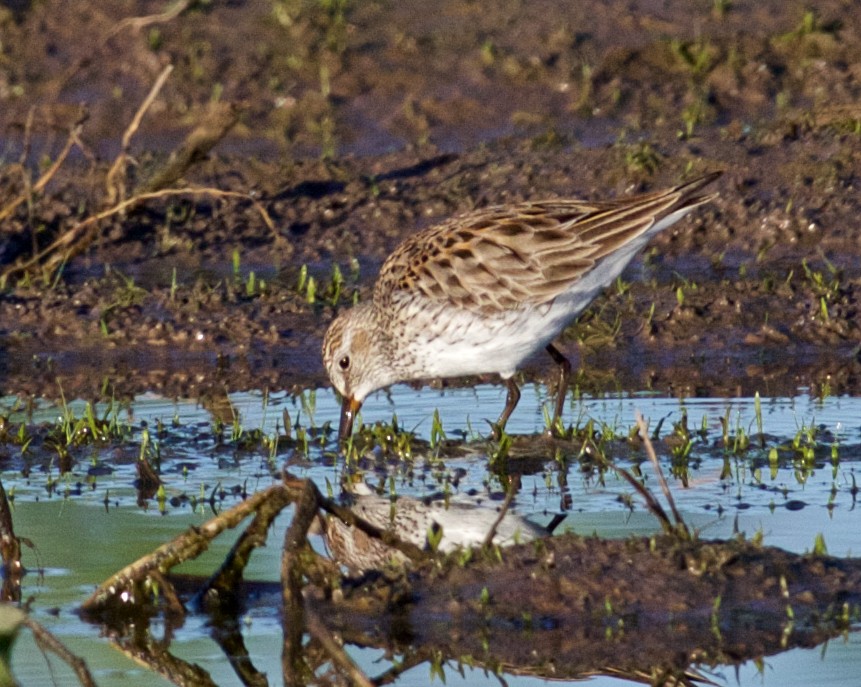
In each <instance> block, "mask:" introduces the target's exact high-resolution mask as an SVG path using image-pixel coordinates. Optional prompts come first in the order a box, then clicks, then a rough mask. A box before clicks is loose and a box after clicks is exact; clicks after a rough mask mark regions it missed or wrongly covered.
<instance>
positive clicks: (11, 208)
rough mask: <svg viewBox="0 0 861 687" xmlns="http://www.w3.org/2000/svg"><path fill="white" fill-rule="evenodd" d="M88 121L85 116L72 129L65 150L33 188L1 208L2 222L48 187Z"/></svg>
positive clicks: (0, 217) (0, 218)
mask: <svg viewBox="0 0 861 687" xmlns="http://www.w3.org/2000/svg"><path fill="white" fill-rule="evenodd" d="M85 119H86V115H83V116H82V117H81V118H80V119H79V120H78V121H77V122H76V123H75V125H74V126H73V127H72V129H71V131H70V132H69V136H68V137H67V138H66V143H65V145H64V146H63V149H62V150H61V151H60V154H59V155H58V156H57V159H56V160H54V162H53V163H52V164H51V166H50V167H48V169H46V170H45V171H44V172H43V173H42V176H41V177H39V179H38V181H36V183H35V184H33V185H32V187H30V188H28V189H26V190H25V191H24V193H22V194H20V195H19V196H18V197H17V198H15V199H13V200H12V201H11V202H9V203H7V204H6V205H5V206H3V207H2V208H0V222H2V221H3V220H5V219H6V218H7V217H9V215H11V214H12V213H13V212H15V210H16V209H17V208H18V206H19V205H21V203H24V202H26V201H27V200H28V199H30V198H31V197H32V196H33V195H34V194H36V193H39V192H41V191H42V190H43V189H44V188H45V186H47V185H48V182H50V181H51V179H53V178H54V175H55V174H56V173H57V170H58V169H60V167H62V166H63V163H64V162H65V161H66V158H67V157H68V155H69V153H70V152H71V150H72V147H73V146H74V145H75V144H76V142H77V140H78V136H80V133H81V131H82V130H83V127H84V120H85Z"/></svg>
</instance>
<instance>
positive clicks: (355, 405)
mask: <svg viewBox="0 0 861 687" xmlns="http://www.w3.org/2000/svg"><path fill="white" fill-rule="evenodd" d="M361 407H362V402H361V401H357V400H356V399H355V398H350V397H348V396H344V400H343V402H342V403H341V424H340V426H339V427H338V439H339V441H344V440H345V439H349V438H350V435H351V434H352V433H353V420H354V419H355V418H356V413H358V412H359V409H360V408H361Z"/></svg>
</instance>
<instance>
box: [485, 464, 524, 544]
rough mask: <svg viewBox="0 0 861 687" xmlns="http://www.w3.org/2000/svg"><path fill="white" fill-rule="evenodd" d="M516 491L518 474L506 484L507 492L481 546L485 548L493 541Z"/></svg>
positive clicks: (517, 488) (518, 479)
mask: <svg viewBox="0 0 861 687" xmlns="http://www.w3.org/2000/svg"><path fill="white" fill-rule="evenodd" d="M518 491H520V475H514V476H513V477H511V482H510V483H509V484H508V492H507V493H506V494H505V501H503V502H502V508H500V509H499V515H497V516H496V520H494V521H493V524H492V525H491V526H490V529H489V530H488V531H487V535H485V537H484V541H483V542H482V544H481V546H482V548H486V547H488V546H490V545H491V544H492V543H493V538H494V537H495V536H496V528H497V527H499V523H501V522H502V521H503V520H504V519H505V515H506V514H507V513H508V509H509V508H511V504H512V503H513V502H514V497H515V496H516V495H517V492H518Z"/></svg>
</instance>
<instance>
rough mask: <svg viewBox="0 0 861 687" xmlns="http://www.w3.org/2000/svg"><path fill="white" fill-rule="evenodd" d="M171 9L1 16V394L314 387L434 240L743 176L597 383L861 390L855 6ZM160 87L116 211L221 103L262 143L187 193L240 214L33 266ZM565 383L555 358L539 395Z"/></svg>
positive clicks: (697, 389) (595, 323) (669, 245)
mask: <svg viewBox="0 0 861 687" xmlns="http://www.w3.org/2000/svg"><path fill="white" fill-rule="evenodd" d="M177 9H178V10H181V11H179V12H174V13H168V14H161V11H162V8H161V6H160V5H158V3H152V2H138V3H113V4H111V6H110V7H106V8H104V7H101V6H96V5H90V4H88V3H83V4H82V3H77V4H76V5H75V7H74V8H71V7H69V6H68V5H67V4H63V3H54V2H46V3H34V4H27V3H20V4H18V5H15V6H14V7H12V8H10V9H4V10H3V13H2V15H0V27H2V31H3V41H2V45H3V50H4V55H5V56H6V60H5V61H4V62H2V63H0V101H2V104H3V107H2V108H0V125H2V131H3V141H2V142H3V150H4V151H5V153H4V157H3V162H4V163H5V164H4V166H3V167H2V169H0V176H2V179H3V181H4V190H3V194H2V196H0V210H3V209H5V208H12V209H11V210H9V211H8V212H4V214H3V220H2V225H0V227H2V232H3V240H2V242H0V269H2V270H3V274H5V275H6V279H5V280H4V285H3V288H2V291H0V354H2V355H0V391H2V392H3V393H6V394H23V395H46V396H51V397H55V396H56V395H57V394H58V388H59V387H60V386H62V388H63V390H64V392H65V394H66V395H67V396H82V397H86V398H94V397H97V396H100V395H104V394H105V393H108V394H115V395H118V396H120V397H125V396H129V395H134V394H136V393H140V392H143V391H147V390H156V391H161V392H163V393H166V394H168V395H178V396H190V397H195V396H198V395H201V394H205V393H209V392H210V391H212V390H213V389H215V390H219V391H223V390H224V389H225V388H227V389H228V390H238V389H246V388H263V387H266V388H271V389H291V390H294V389H300V388H304V387H308V386H319V385H322V384H325V383H326V380H325V378H324V375H323V372H322V367H321V364H320V359H319V343H320V339H321V337H322V333H323V331H324V330H325V327H326V325H327V323H328V322H329V320H330V319H331V317H332V315H333V313H334V312H335V310H336V309H337V308H340V307H347V306H348V305H349V304H350V303H351V302H352V301H353V299H354V298H361V297H366V296H367V295H368V293H369V289H370V286H371V284H372V282H373V278H374V275H375V272H376V269H377V268H378V266H379V264H380V263H381V262H382V260H383V259H384V258H385V256H386V255H387V254H388V252H389V251H391V250H392V248H393V247H394V246H395V245H397V243H398V242H399V241H401V240H402V239H403V238H404V237H406V236H408V235H410V234H412V233H414V232H415V231H417V230H419V229H421V228H422V227H425V226H427V225H428V224H430V223H433V222H434V221H438V220H442V219H444V218H447V217H449V216H451V215H454V214H457V213H458V212H462V211H465V210H468V209H471V208H474V207H477V206H483V205H488V204H494V203H506V202H511V201H515V200H521V199H525V198H532V199H537V198H541V197H559V196H582V197H593V198H601V197H613V196H618V195H621V194H624V193H630V192H634V191H638V190H645V189H653V188H657V187H660V186H663V185H669V184H672V183H675V182H677V181H678V180H679V179H680V178H682V177H684V176H685V175H692V174H696V173H702V172H704V171H708V170H712V169H725V170H726V174H725V175H724V177H723V179H722V180H721V181H720V183H719V186H718V190H719V191H720V193H721V197H720V199H719V200H717V201H716V202H715V203H713V204H711V205H710V206H708V207H706V208H703V209H701V210H699V211H698V212H697V213H696V214H695V216H694V217H692V218H691V219H690V220H688V221H686V222H684V223H682V224H680V225H678V226H676V227H674V228H673V229H672V230H671V232H669V233H667V234H665V235H663V236H660V237H658V238H657V239H656V240H655V241H654V242H653V243H652V245H651V246H650V247H649V249H648V250H647V252H646V254H645V255H644V257H643V258H641V259H639V260H638V261H636V262H635V264H634V265H633V266H632V267H631V268H629V270H628V272H626V274H625V280H624V282H623V283H620V284H619V285H617V287H616V288H614V289H610V290H609V291H608V293H607V294H606V295H605V296H604V297H602V298H601V299H599V301H597V302H596V303H595V304H594V305H593V307H592V308H590V310H589V311H588V312H586V313H584V315H583V316H582V317H581V318H580V321H579V322H578V323H577V324H575V325H573V326H572V328H571V329H569V330H568V331H567V332H566V334H565V336H564V337H563V347H564V348H565V350H566V351H567V352H568V353H569V354H572V355H574V356H577V357H579V360H580V364H581V372H580V379H579V380H578V382H579V386H580V388H583V389H594V390H615V389H618V388H623V389H631V388H637V389H642V388H650V389H656V390H660V391H666V392H669V393H675V394H683V395H690V394H721V395H724V394H725V395H734V394H736V393H751V392H753V391H756V390H758V391H760V392H761V393H763V394H768V395H771V394H787V393H792V392H793V391H795V390H796V389H797V388H798V387H799V386H801V387H811V388H813V389H814V390H816V392H817V393H855V392H858V391H859V372H861V363H859V359H858V341H859V322H861V320H859V314H858V300H859V288H861V260H859V255H861V233H859V232H858V230H857V217H858V216H859V209H861V208H859V197H858V193H857V185H858V178H859V169H861V159H859V158H861V152H859V151H860V150H861V149H859V146H858V133H857V132H858V122H859V121H861V113H859V110H858V109H857V106H856V105H855V103H856V101H857V97H858V95H859V92H861V81H859V79H861V70H859V67H858V65H859V63H861V60H859V56H861V36H859V33H858V29H857V27H858V26H861V16H855V15H857V14H858V13H859V12H861V10H859V9H858V8H855V7H850V6H846V5H845V4H844V3H839V2H830V3H819V6H818V7H817V9H816V11H812V10H809V9H806V8H804V7H803V6H801V5H797V6H796V5H788V4H786V3H779V2H776V1H775V2H770V3H764V4H763V3H758V4H756V5H755V6H749V5H746V4H741V3H738V4H736V3H703V4H702V7H699V6H697V7H696V8H695V10H694V12H693V14H692V12H691V8H690V4H689V3H686V2H681V1H679V2H670V3H664V4H663V5H661V7H660V8H657V7H655V6H653V3H640V4H637V3H635V4H634V5H633V6H632V5H631V4H630V3H625V4H624V7H622V5H621V4H620V3H609V4H608V3H591V4H586V5H578V7H577V8H571V7H570V6H569V4H568V3H561V2H558V1H551V0H546V1H544V2H541V3H507V4H505V5H504V6H498V7H496V6H495V7H493V8H487V7H484V6H480V5H475V4H473V3H463V2H455V1H452V2H446V3H443V4H442V5H441V6H440V8H439V12H437V13H434V14H432V15H431V14H428V13H426V12H425V11H423V10H422V9H421V8H419V7H418V5H416V4H415V3H411V2H406V3H384V2H378V3H375V2H371V3H355V4H353V3H333V4H332V5H331V6H329V7H328V8H325V7H324V6H322V5H320V6H316V5H314V4H313V3H308V4H299V3H295V4H294V3H289V2H264V1H263V0H256V1H254V2H248V3H240V4H233V3H227V4H223V5H222V4H214V5H198V4H196V3H181V4H180V5H178V6H177ZM225 26H229V27H230V28H231V30H230V31H224V30H223V28H224V27H225ZM83 35H87V36H93V37H94V40H88V41H81V40H80V36H83ZM167 63H171V64H173V65H174V71H173V73H172V74H171V75H170V77H169V78H168V79H167V81H166V82H165V85H164V87H163V88H162V89H161V90H160V91H159V92H158V94H157V96H156V97H155V98H154V100H153V101H152V103H151V104H150V106H149V107H148V109H147V110H146V111H145V112H144V114H143V116H142V118H141V121H140V126H139V127H138V128H137V129H135V130H134V133H133V136H131V139H130V145H129V149H128V152H129V153H130V156H131V157H130V160H129V161H128V163H127V164H126V165H125V166H124V167H123V173H122V175H121V176H120V178H121V180H122V182H123V183H122V184H121V185H120V188H121V190H122V192H123V193H124V194H125V197H132V196H133V194H134V193H135V190H136V189H139V188H143V187H144V186H145V184H146V181H147V179H150V178H151V175H152V173H153V170H156V169H158V168H159V167H160V166H162V165H163V164H164V162H165V160H166V159H167V156H168V154H169V152H170V151H171V150H174V149H175V148H176V147H177V146H178V145H179V142H180V141H181V140H182V137H183V136H184V135H186V133H187V132H188V131H189V130H190V129H191V128H192V127H194V126H196V125H197V124H198V123H200V122H201V121H203V120H205V119H206V118H207V116H209V115H207V112H209V111H210V109H211V107H212V106H211V104H210V103H211V101H213V100H217V101H220V102H222V103H233V104H236V105H237V106H238V107H240V108H241V112H242V114H241V116H240V118H239V121H238V123H237V124H236V125H235V126H234V127H233V128H232V129H230V131H229V133H228V134H227V135H226V137H225V138H224V139H223V140H221V141H220V143H218V145H217V147H216V148H215V149H214V151H213V152H212V153H211V154H210V155H208V156H207V158H206V159H205V160H202V161H196V160H195V161H193V163H190V165H189V166H188V167H187V169H186V170H185V173H184V176H183V178H181V179H178V180H177V181H176V183H175V184H174V186H175V187H176V188H189V187H190V186H192V185H193V186H195V187H201V186H205V187H208V188H210V189H215V190H219V191H222V192H225V191H227V192H235V193H237V194H242V195H243V196H245V198H244V199H243V197H238V196H237V197H224V196H219V195H217V194H214V193H208V192H198V193H195V194H191V193H189V194H184V195H171V196H169V197H165V198H155V199H150V200H147V201H146V202H142V203H140V204H138V205H136V206H134V207H131V208H130V209H129V210H128V211H127V212H124V213H119V212H118V213H112V214H109V215H108V216H106V217H105V218H104V219H103V220H101V221H100V222H98V223H94V224H93V225H92V226H93V227H95V229H94V231H93V232H91V233H90V234H89V239H90V241H91V242H90V243H88V244H87V246H86V248H85V249H83V250H81V251H80V253H79V254H75V255H72V256H70V257H68V258H65V257H64V255H63V253H62V251H58V252H55V253H54V255H53V256H52V257H53V258H54V262H51V263H49V265H50V267H49V268H48V269H40V268H39V266H38V263H37V264H36V265H35V267H31V269H30V270H29V271H28V272H22V271H14V272H10V270H12V269H13V268H14V266H15V265H16V264H22V263H23V262H24V261H26V260H28V259H29V258H31V257H32V256H33V255H34V254H35V253H38V252H39V251H40V250H43V249H45V247H46V246H48V245H49V244H50V243H51V241H53V240H55V239H57V238H62V237H63V236H68V235H70V232H74V231H76V229H75V228H76V227H77V226H78V225H80V223H81V222H83V221H86V220H87V218H91V217H92V216H93V215H94V214H95V213H96V212H98V211H100V210H104V209H105V208H110V207H111V203H112V202H115V201H116V193H117V188H118V186H117V178H118V177H116V176H115V175H112V174H111V173H110V172H109V169H110V167H111V163H112V162H113V161H114V158H115V156H116V155H117V153H118V151H119V150H120V148H121V141H122V137H123V134H124V132H127V131H128V128H127V127H128V126H129V123H130V122H131V121H132V119H133V115H134V113H135V111H136V110H137V109H138V108H139V107H140V106H141V104H142V102H144V100H145V96H146V94H147V92H148V90H149V89H150V87H151V86H152V84H153V82H154V81H155V79H156V77H157V75H158V74H159V73H160V72H161V71H162V68H163V67H164V65H165V64H167ZM81 102H85V103H86V106H87V107H86V112H87V113H86V117H85V116H84V115H82V111H81V110H80V108H79V103H81ZM76 122H80V128H79V129H75V131H77V132H78V133H77V134H76V138H70V137H69V134H68V132H69V130H70V129H74V126H75V123H76ZM67 141H71V152H70V154H69V157H68V158H67V159H65V161H64V162H63V164H62V165H61V166H60V167H59V168H58V169H57V170H54V171H52V173H51V176H50V181H49V183H47V184H46V185H45V186H44V188H36V187H34V186H33V184H34V182H35V181H36V180H38V179H39V178H40V175H44V174H45V170H46V169H48V168H49V162H50V161H52V160H53V161H56V160H57V159H58V155H59V151H60V150H61V148H62V146H63V144H64V142H67ZM19 161H20V163H21V164H19ZM40 165H41V166H40ZM16 198H17V199H20V198H25V199H26V202H21V203H20V204H18V205H14V201H15V199H16ZM252 200H253V202H252ZM255 203H256V204H255ZM13 205H14V207H13ZM267 218H268V220H271V224H269V223H268V220H267ZM42 264H46V263H45V261H42ZM336 266H337V268H338V271H337V272H336V271H335V267H336ZM308 277H313V279H314V284H315V286H314V288H313V289H309V281H308ZM312 292H313V293H312ZM546 371H547V369H546V367H544V362H543V361H537V362H536V364H535V366H533V367H531V368H528V369H527V371H526V375H527V377H534V376H536V375H542V374H544V373H545V372H546ZM470 381H471V380H466V383H470Z"/></svg>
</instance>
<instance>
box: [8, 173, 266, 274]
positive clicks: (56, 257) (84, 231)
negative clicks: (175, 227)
mask: <svg viewBox="0 0 861 687" xmlns="http://www.w3.org/2000/svg"><path fill="white" fill-rule="evenodd" d="M188 195H191V196H194V195H207V196H212V197H214V198H237V199H241V200H247V201H249V202H250V203H251V204H252V205H253V206H254V208H255V209H256V210H257V211H258V212H259V213H260V217H261V218H262V219H263V221H264V223H265V224H266V226H267V227H268V228H269V229H270V230H271V231H272V232H273V233H275V234H277V231H276V228H275V223H274V222H273V221H272V218H271V217H270V216H269V213H268V212H267V211H266V208H264V207H263V206H262V205H261V204H260V203H259V202H258V201H257V200H255V199H254V198H253V197H251V196H250V195H248V194H245V193H238V192H236V191H222V190H220V189H217V188H207V187H193V186H189V187H186V188H176V189H164V190H162V191H154V192H152V193H140V194H138V195H135V196H132V197H131V198H129V199H127V200H124V201H122V202H120V203H117V204H116V205H114V206H113V207H111V208H108V209H106V210H102V211H101V212H99V213H97V214H95V215H91V216H89V217H87V218H86V219H84V220H81V221H80V222H78V223H77V224H75V225H74V226H72V227H71V228H70V229H68V230H66V231H65V232H64V233H63V234H62V235H61V236H60V237H58V238H57V239H56V240H55V241H54V242H53V243H51V244H50V245H49V246H47V247H46V248H43V249H42V250H41V251H40V252H39V253H37V254H36V255H33V256H32V257H30V258H29V259H27V260H24V261H22V262H18V263H16V264H14V265H12V266H11V267H8V268H7V269H6V270H5V271H4V272H3V274H2V275H0V280H4V279H8V278H9V277H10V276H13V275H15V274H20V273H22V272H26V271H28V270H31V269H33V268H34V267H36V266H37V265H39V264H40V263H42V261H43V260H44V265H43V266H44V268H45V269H47V270H51V269H53V268H55V267H57V266H59V265H61V264H62V263H64V262H66V261H67V260H68V259H69V258H71V257H72V256H74V255H77V254H78V253H80V252H81V251H83V250H84V249H85V248H86V247H87V246H88V245H89V242H90V241H91V240H92V238H93V236H92V234H93V232H94V231H95V229H96V226H95V225H97V224H98V223H99V222H101V221H102V220H104V219H107V218H108V217H111V216H113V215H116V214H119V213H122V212H124V211H126V210H128V209H129V208H131V207H133V206H135V205H137V204H138V203H143V202H145V201H148V200H155V199H158V198H169V197H174V196H188ZM0 219H2V217H0ZM61 251H62V252H61Z"/></svg>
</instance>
